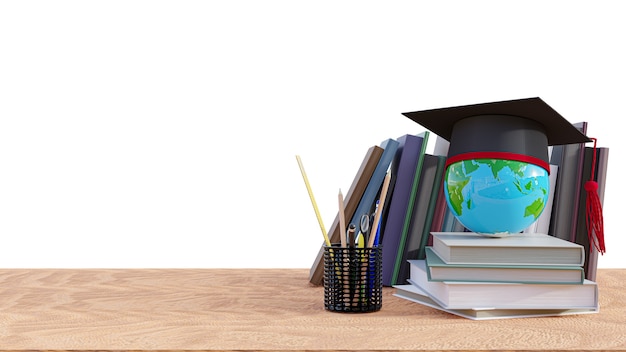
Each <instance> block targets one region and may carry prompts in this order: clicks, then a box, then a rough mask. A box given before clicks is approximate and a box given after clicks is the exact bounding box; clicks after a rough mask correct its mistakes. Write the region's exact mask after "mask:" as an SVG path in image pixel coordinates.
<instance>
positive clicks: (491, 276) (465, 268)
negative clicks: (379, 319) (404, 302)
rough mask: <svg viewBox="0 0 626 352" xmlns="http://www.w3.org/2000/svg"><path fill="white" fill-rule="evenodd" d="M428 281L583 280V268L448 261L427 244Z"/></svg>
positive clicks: (571, 282)
mask: <svg viewBox="0 0 626 352" xmlns="http://www.w3.org/2000/svg"><path fill="white" fill-rule="evenodd" d="M425 260H426V269H427V274H428V280H430V281H470V282H514V283H526V284H582V283H583V281H584V280H585V272H584V270H583V268H582V267H580V266H574V265H508V264H448V263H446V262H444V261H443V260H442V259H441V258H439V256H438V255H437V253H435V252H434V251H433V250H432V248H431V247H427V248H426V259H425Z"/></svg>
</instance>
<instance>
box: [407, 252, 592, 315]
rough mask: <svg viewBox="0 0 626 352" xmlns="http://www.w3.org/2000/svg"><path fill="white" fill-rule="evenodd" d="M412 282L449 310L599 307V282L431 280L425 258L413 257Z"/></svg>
mask: <svg viewBox="0 0 626 352" xmlns="http://www.w3.org/2000/svg"><path fill="white" fill-rule="evenodd" d="M410 262H411V273H410V279H409V282H410V283H411V284H413V285H415V286H417V287H419V288H421V289H422V290H424V291H425V292H426V293H427V294H428V296H429V297H430V298H431V299H433V300H434V301H436V302H437V303H438V304H439V305H441V306H442V307H444V308H446V309H597V308H598V285H597V284H596V283H595V282H593V281H590V280H585V281H584V282H583V283H582V284H524V283H496V282H463V281H454V282H453V281H441V282H440V281H430V280H428V274H427V273H426V261H425V260H410Z"/></svg>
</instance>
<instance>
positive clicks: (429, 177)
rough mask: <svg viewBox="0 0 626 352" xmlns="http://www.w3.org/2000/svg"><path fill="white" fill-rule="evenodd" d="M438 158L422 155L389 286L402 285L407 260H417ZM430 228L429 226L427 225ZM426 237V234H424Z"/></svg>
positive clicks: (405, 273)
mask: <svg viewBox="0 0 626 352" xmlns="http://www.w3.org/2000/svg"><path fill="white" fill-rule="evenodd" d="M438 165H439V157H438V156H435V155H431V154H426V155H424V161H423V164H422V171H421V172H422V175H421V176H420V181H419V186H418V189H417V194H416V195H415V204H414V205H413V212H412V213H411V214H410V224H409V231H408V233H407V235H406V238H405V240H404V241H402V242H401V243H400V245H399V246H398V251H397V254H396V256H395V264H394V268H393V269H394V270H393V276H392V279H391V284H392V285H396V284H403V283H406V280H407V279H408V278H409V267H408V262H407V260H408V259H419V258H418V254H419V250H420V246H421V244H422V238H423V237H424V226H425V224H426V222H427V217H428V215H429V212H428V208H429V206H430V205H429V203H430V199H431V194H432V193H433V191H437V190H438V187H436V188H433V187H434V184H435V178H436V175H437V167H438ZM431 215H432V213H431ZM429 228H430V225H429ZM426 236H428V232H427V233H426Z"/></svg>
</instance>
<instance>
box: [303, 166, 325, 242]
mask: <svg viewBox="0 0 626 352" xmlns="http://www.w3.org/2000/svg"><path fill="white" fill-rule="evenodd" d="M296 160H298V166H300V172H301V173H302V178H303V179H304V184H305V185H306V189H307V191H308V192H309V198H311V203H312V204H313V210H315V215H316V216H317V222H318V223H319V224H320V229H322V235H323V236H324V241H325V242H326V245H327V246H328V247H330V246H331V243H330V238H328V234H327V233H326V228H325V227H324V222H323V221H322V215H320V211H319V209H318V208H317V203H316V202H315V197H313V191H312V190H311V185H310V184H309V179H308V177H306V172H304V166H303V165H302V160H300V155H296Z"/></svg>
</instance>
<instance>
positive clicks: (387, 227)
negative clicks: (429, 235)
mask: <svg viewBox="0 0 626 352" xmlns="http://www.w3.org/2000/svg"><path fill="white" fill-rule="evenodd" d="M397 140H398V142H399V144H400V145H399V146H398V151H397V152H396V156H395V158H394V160H393V162H392V164H391V177H392V180H393V185H392V186H390V188H391V187H393V188H391V189H392V192H391V197H389V193H388V196H387V200H389V203H388V206H387V209H388V211H387V214H386V216H385V217H384V219H385V221H384V224H383V225H384V227H383V229H384V230H383V231H382V241H381V243H382V246H383V249H382V251H383V258H388V259H387V261H383V274H382V275H383V282H384V281H385V278H390V277H391V273H392V271H391V269H392V268H393V267H392V266H391V265H387V264H386V263H387V262H388V261H390V260H393V258H394V257H395V254H396V251H397V248H398V244H399V241H400V235H401V233H402V224H404V217H405V216H406V209H407V207H408V206H409V197H410V195H411V185H412V183H413V178H414V175H415V169H416V166H417V162H418V159H419V156H420V152H421V150H422V145H423V142H424V138H422V137H421V136H417V135H410V134H407V135H403V136H401V137H398V139H397Z"/></svg>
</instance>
